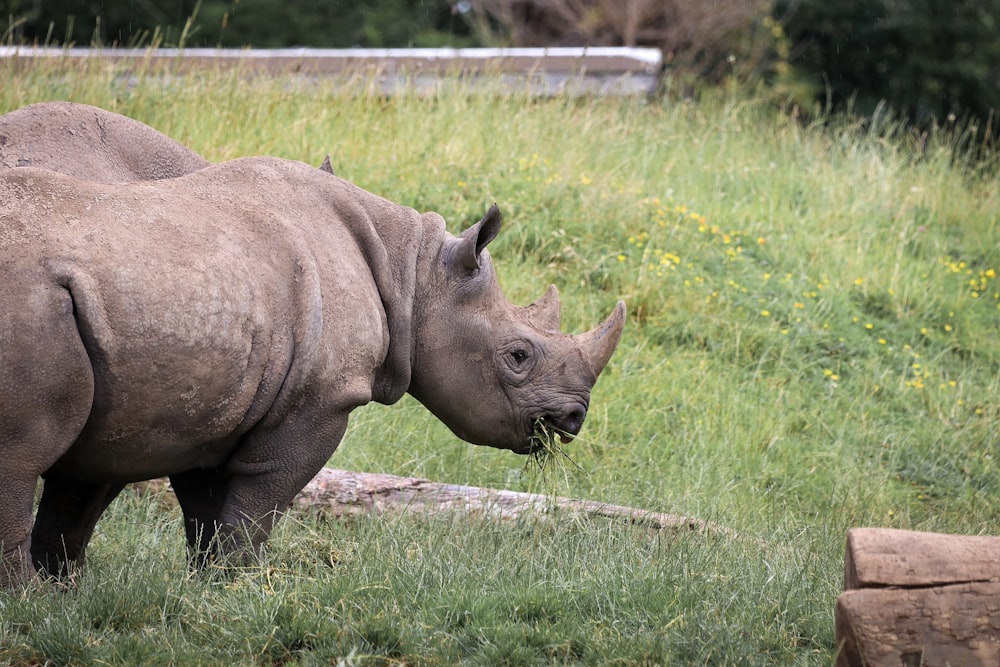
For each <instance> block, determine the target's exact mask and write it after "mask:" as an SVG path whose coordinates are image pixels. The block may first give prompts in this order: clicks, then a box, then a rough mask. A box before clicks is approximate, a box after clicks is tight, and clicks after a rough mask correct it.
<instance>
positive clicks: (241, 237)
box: [0, 165, 389, 479]
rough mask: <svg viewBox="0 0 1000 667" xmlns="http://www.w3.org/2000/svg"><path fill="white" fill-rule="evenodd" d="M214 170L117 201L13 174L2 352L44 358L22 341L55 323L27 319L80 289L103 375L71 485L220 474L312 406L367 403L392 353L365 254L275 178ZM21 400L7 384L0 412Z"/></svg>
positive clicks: (127, 190)
mask: <svg viewBox="0 0 1000 667" xmlns="http://www.w3.org/2000/svg"><path fill="white" fill-rule="evenodd" d="M303 166H304V165H303ZM210 171H211V170H210ZM216 171H217V172H218V173H215V174H212V173H205V174H199V175H193V176H192V177H188V178H186V179H179V180H177V181H163V182H158V183H142V184H130V185H107V186H102V185H99V184H95V183H83V182H80V181H77V180H74V179H68V178H64V177H61V176H59V175H58V174H53V173H49V172H44V171H38V170H34V169H16V170H10V171H7V172H3V173H0V253H2V255H3V257H4V259H3V260H2V261H0V282H2V283H3V284H4V288H3V289H2V290H0V312H9V313H14V315H13V317H12V318H11V319H10V321H9V322H8V323H7V324H8V326H7V327H6V328H5V329H4V330H3V331H0V346H3V347H5V348H6V349H7V350H12V348H14V347H16V348H18V349H13V350H12V354H18V355H23V356H24V357H27V358H30V357H31V356H32V355H40V354H46V353H47V352H46V350H45V349H44V348H45V347H46V346H41V345H39V343H38V341H35V340H25V339H23V338H19V337H17V336H16V334H15V333H12V332H16V331H17V330H19V329H23V330H31V329H32V324H33V320H34V319H35V318H46V317H55V316H56V315H55V314H54V313H52V312H44V311H40V310H38V309H31V310H30V311H26V310H25V309H23V308H22V307H21V306H20V305H19V304H23V303H27V302H43V303H44V302H45V301H44V299H41V300H40V299H39V296H38V295H39V294H42V293H45V292H51V291H58V290H66V291H68V292H69V294H70V296H71V298H72V302H73V308H74V314H75V317H76V320H77V329H78V332H79V336H80V339H81V340H82V341H83V344H84V348H85V349H86V352H87V355H88V357H89V362H90V364H91V366H92V368H93V371H94V384H95V388H94V400H93V408H92V411H91V416H90V419H89V421H88V422H87V426H86V428H85V429H84V432H83V434H82V435H81V437H80V439H79V440H78V441H77V444H76V445H75V446H74V447H73V449H71V450H70V452H69V453H67V454H66V456H64V457H63V459H62V460H61V461H60V463H59V466H65V467H67V468H68V469H70V468H71V469H73V470H74V471H75V474H86V471H87V470H88V468H89V466H90V465H91V462H95V463H94V464H93V465H95V466H96V467H95V468H94V469H93V471H92V473H93V475H94V476H95V477H104V476H106V475H107V474H108V473H107V466H106V463H107V456H106V452H107V447H109V446H111V447H112V448H113V450H114V452H115V457H116V462H117V463H116V466H117V468H118V470H120V475H121V476H122V478H127V479H143V478H147V477H152V476H157V475H162V474H170V473H171V472H173V471H175V470H184V469H188V468H191V467H200V466H205V465H214V464H217V463H218V462H220V461H222V460H224V459H225V457H226V455H227V454H228V452H229V450H230V447H231V446H233V444H234V443H235V441H236V440H237V439H238V437H239V436H240V435H241V434H242V433H244V432H246V431H247V430H249V429H250V428H254V427H256V426H258V425H260V424H261V423H262V422H267V421H268V420H278V419H281V418H282V416H283V415H285V414H287V412H288V411H289V410H295V409H297V406H298V405H299V404H300V403H301V402H302V401H303V397H304V396H307V395H308V396H313V397H314V396H317V395H321V396H323V397H324V398H323V403H324V404H325V406H326V408H327V409H329V410H330V411H333V412H335V411H338V410H349V409H350V408H351V407H354V406H355V405H359V404H362V403H365V402H367V401H368V400H370V398H371V391H372V389H371V388H372V384H373V382H374V378H375V375H376V372H377V369H378V367H379V365H380V364H381V363H382V362H383V360H384V358H385V355H386V352H387V349H388V345H389V341H388V337H387V336H388V328H387V324H386V315H385V313H384V311H383V304H382V301H381V298H380V296H379V293H378V290H377V288H376V286H375V282H374V280H373V277H372V275H371V270H370V268H369V264H368V259H367V257H366V254H367V253H368V252H369V251H368V250H366V249H361V248H359V247H358V245H357V240H356V238H355V236H356V235H355V234H353V233H352V232H351V231H350V229H349V227H348V226H346V225H344V224H342V223H341V222H340V221H339V220H338V218H337V216H336V215H333V214H331V212H330V211H325V212H326V213H327V219H325V220H316V219H315V218H317V217H318V216H321V215H322V214H323V213H324V209H323V208H319V209H317V208H316V202H315V201H306V202H298V203H295V202H290V201H288V199H287V197H286V194H287V193H285V192H283V188H282V182H281V180H280V179H278V180H275V179H273V178H270V172H268V171H267V170H263V171H259V170H258V171H255V170H253V169H250V170H249V171H248V170H240V169H238V168H237V169H231V168H221V169H218V170H216ZM324 176H326V175H324ZM330 178H332V177H330ZM241 190H242V191H244V192H243V194H240V192H241ZM220 193H230V194H227V195H225V196H220ZM303 221H305V222H303ZM50 345H66V346H74V345H75V346H77V347H78V346H79V343H78V341H69V340H67V341H52V342H51V343H50ZM17 391H30V387H28V388H12V387H9V386H5V385H4V384H3V382H2V381H0V395H4V396H5V398H4V400H8V399H11V400H13V399H16V396H13V394H15V393H16V392H17ZM5 392H6V394H5ZM102 452H103V453H102Z"/></svg>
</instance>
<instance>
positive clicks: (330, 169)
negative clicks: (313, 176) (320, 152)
mask: <svg viewBox="0 0 1000 667" xmlns="http://www.w3.org/2000/svg"><path fill="white" fill-rule="evenodd" d="M319 170H320V171H325V172H326V173H328V174H330V175H333V165H332V164H330V156H329V155H327V156H326V157H325V158H323V164H321V165H320V166H319Z"/></svg>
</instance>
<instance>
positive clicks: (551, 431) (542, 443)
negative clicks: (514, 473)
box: [523, 417, 576, 455]
mask: <svg viewBox="0 0 1000 667" xmlns="http://www.w3.org/2000/svg"><path fill="white" fill-rule="evenodd" d="M575 437H576V434H574V433H570V432H569V431H565V430H563V429H562V428H560V427H558V426H556V425H555V424H554V423H553V422H552V420H551V419H548V418H546V417H536V418H535V419H534V420H532V423H531V435H530V436H529V437H528V446H527V448H525V450H524V452H523V453H525V454H535V455H537V454H542V455H545V454H553V453H558V452H560V451H561V450H560V447H559V444H560V443H561V444H564V445H566V444H569V443H570V442H573V438H575Z"/></svg>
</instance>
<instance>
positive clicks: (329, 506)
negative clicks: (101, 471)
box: [135, 468, 736, 537]
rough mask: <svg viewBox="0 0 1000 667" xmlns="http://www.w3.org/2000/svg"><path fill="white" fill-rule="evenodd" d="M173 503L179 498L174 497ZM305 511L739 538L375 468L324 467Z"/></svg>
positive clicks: (668, 517)
mask: <svg viewBox="0 0 1000 667" xmlns="http://www.w3.org/2000/svg"><path fill="white" fill-rule="evenodd" d="M135 489H136V492H137V493H140V494H144V493H157V494H160V493H163V492H164V491H166V490H168V489H170V482H169V480H168V479H167V478H166V477H162V478H158V479H151V480H149V481H147V482H141V483H139V484H136V485H135ZM170 498H171V501H170V502H173V498H172V495H171V497H170ZM292 508H293V509H297V510H300V511H305V510H311V511H319V512H323V513H325V514H327V515H329V516H335V517H340V516H349V515H355V514H365V513H376V514H385V513H389V512H404V511H405V512H416V513H423V514H441V513H445V512H466V513H479V514H483V515H490V516H496V517H499V518H502V519H517V518H520V517H526V516H528V515H533V516H544V515H549V514H552V513H554V512H559V511H562V512H567V513H570V514H574V515H576V516H581V517H584V518H588V519H611V520H617V521H625V522H628V523H631V524H635V525H638V526H643V527H646V528H651V529H653V530H671V529H677V530H680V529H683V530H689V531H692V532H706V533H713V534H721V535H725V536H727V537H735V536H736V533H735V532H733V531H732V530H729V529H728V528H725V527H723V526H719V525H717V524H713V523H711V522H709V521H702V520H700V519H696V518H694V517H688V516H680V515H677V514H664V513H662V512H650V511H647V510H642V509H637V508H635V507H625V506H622V505H611V504H608V503H601V502H596V501H593V500H574V499H571V498H562V497H558V496H547V495H542V494H538V493H523V492H520V491H507V490H505V489H490V488H485V487H479V486H463V485H460V484H441V483H438V482H431V481H429V480H426V479H421V478H419V477H399V476H397V475H386V474H382V473H372V472H352V471H350V470H339V469H335V468H323V469H322V470H320V471H319V473H318V474H317V475H316V476H315V477H314V478H313V479H312V480H311V481H310V482H309V483H308V484H307V485H306V487H305V488H304V489H302V491H300V492H299V494H298V495H297V496H295V499H294V500H293V501H292Z"/></svg>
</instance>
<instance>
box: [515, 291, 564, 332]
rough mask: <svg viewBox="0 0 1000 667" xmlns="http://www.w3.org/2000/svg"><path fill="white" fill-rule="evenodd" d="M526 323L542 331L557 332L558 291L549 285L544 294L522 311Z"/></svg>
mask: <svg viewBox="0 0 1000 667" xmlns="http://www.w3.org/2000/svg"><path fill="white" fill-rule="evenodd" d="M524 312H525V316H526V317H527V320H528V323H529V324H531V325H532V326H533V327H536V328H538V329H541V330H542V331H551V332H556V331H559V321H560V319H561V318H560V314H559V290H558V289H556V286H555V285H549V289H548V290H546V292H545V294H543V295H542V296H541V298H539V299H538V301H535V302H534V303H533V304H531V305H530V306H526V307H525V309H524Z"/></svg>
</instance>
